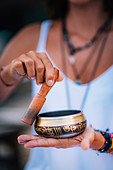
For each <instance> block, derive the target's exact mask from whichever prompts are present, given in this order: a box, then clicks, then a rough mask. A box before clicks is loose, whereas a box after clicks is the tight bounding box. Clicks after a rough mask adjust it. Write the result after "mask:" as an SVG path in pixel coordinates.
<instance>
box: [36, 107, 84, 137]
mask: <svg viewBox="0 0 113 170" xmlns="http://www.w3.org/2000/svg"><path fill="white" fill-rule="evenodd" d="M34 128H35V131H36V132H37V133H38V134H39V135H40V136H43V137H52V138H69V137H73V136H77V135H79V134H81V133H82V132H84V130H85V128H86V119H85V117H84V114H83V113H82V112H81V111H80V110H63V111H62V110H61V111H55V112H46V113H42V114H39V115H38V116H37V118H36V121H35V124H34Z"/></svg>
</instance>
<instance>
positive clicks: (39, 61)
mask: <svg viewBox="0 0 113 170" xmlns="http://www.w3.org/2000/svg"><path fill="white" fill-rule="evenodd" d="M1 74H2V75H1V76H2V79H3V80H4V82H6V83H7V84H11V83H12V82H14V81H16V80H19V79H21V78H23V77H24V76H25V77H27V78H28V79H30V80H32V79H36V83H37V84H40V83H43V82H44V81H46V83H47V85H49V86H52V85H53V83H54V80H55V75H54V68H53V65H52V63H51V62H50V60H49V59H48V57H47V55H46V53H36V52H34V51H30V52H28V53H26V54H22V55H21V56H20V57H18V58H16V59H14V60H12V62H11V63H10V64H9V65H7V66H6V67H5V69H4V71H2V73H1ZM61 80H63V76H62V75H61V74H59V78H58V80H57V81H61Z"/></svg>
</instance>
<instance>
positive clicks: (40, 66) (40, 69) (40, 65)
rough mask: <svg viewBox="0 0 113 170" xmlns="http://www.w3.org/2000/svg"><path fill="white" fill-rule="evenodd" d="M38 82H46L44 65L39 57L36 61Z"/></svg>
mask: <svg viewBox="0 0 113 170" xmlns="http://www.w3.org/2000/svg"><path fill="white" fill-rule="evenodd" d="M35 69H36V83H37V84H40V83H43V82H44V70H45V69H44V65H43V63H42V61H41V60H39V59H37V62H36V66H35Z"/></svg>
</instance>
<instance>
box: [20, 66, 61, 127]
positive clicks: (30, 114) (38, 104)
mask: <svg viewBox="0 0 113 170" xmlns="http://www.w3.org/2000/svg"><path fill="white" fill-rule="evenodd" d="M58 76H59V70H57V69H56V68H55V82H56V80H57V78H58ZM53 85H54V84H53ZM52 87H53V86H48V85H47V84H46V82H44V83H43V84H42V86H41V89H40V91H39V93H38V94H36V95H35V96H34V98H33V100H32V101H31V103H30V105H29V107H28V109H27V111H26V112H25V114H24V116H23V118H22V121H23V122H24V123H26V124H28V125H32V124H33V122H34V120H35V119H36V116H37V114H38V113H39V112H40V110H41V108H42V106H43V104H44V103H45V100H46V98H45V97H46V95H47V94H48V92H49V91H50V89H51V88H52Z"/></svg>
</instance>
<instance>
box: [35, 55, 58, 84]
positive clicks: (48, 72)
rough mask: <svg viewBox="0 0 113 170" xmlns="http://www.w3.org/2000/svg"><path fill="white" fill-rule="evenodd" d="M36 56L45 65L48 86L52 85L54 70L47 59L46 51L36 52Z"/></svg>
mask: <svg viewBox="0 0 113 170" xmlns="http://www.w3.org/2000/svg"><path fill="white" fill-rule="evenodd" d="M37 57H39V58H40V60H41V61H42V62H43V64H44V67H45V81H46V83H47V85H48V86H52V85H53V84H54V81H55V71H54V67H53V65H52V63H51V62H50V60H49V59H48V57H47V55H46V53H38V54H37Z"/></svg>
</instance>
